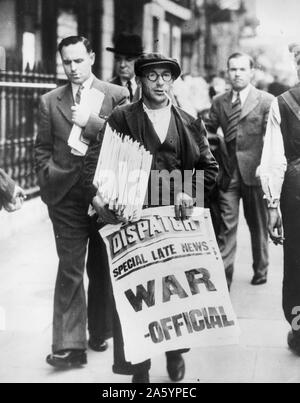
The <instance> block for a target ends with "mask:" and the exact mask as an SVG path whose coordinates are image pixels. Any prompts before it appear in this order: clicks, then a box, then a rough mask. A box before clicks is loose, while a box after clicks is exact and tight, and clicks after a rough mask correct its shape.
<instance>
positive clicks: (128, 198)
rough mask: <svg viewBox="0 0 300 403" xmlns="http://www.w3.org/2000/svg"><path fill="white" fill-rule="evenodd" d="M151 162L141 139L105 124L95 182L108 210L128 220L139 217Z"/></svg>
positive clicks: (150, 157) (150, 156)
mask: <svg viewBox="0 0 300 403" xmlns="http://www.w3.org/2000/svg"><path fill="white" fill-rule="evenodd" d="M151 165H152V155H151V154H150V153H149V151H147V150H146V149H145V148H144V147H143V146H142V145H141V144H140V143H138V142H137V141H134V140H132V139H131V138H129V137H128V136H124V135H122V134H120V133H117V132H116V131H114V130H112V129H111V127H110V126H109V125H107V126H106V130H105V134H104V138H103V143H102V147H101V152H100V155H99V159H98V164H97V169H96V173H95V177H94V185H95V187H96V188H97V189H98V194H99V195H100V196H101V198H102V199H103V200H104V202H105V204H107V205H108V208H109V209H110V210H112V211H114V212H115V213H116V214H117V215H118V216H120V217H122V218H124V219H125V220H128V221H132V220H138V219H139V218H140V216H141V213H142V208H143V203H144V200H145V196H146V192H147V187H148V181H149V175H150V171H151Z"/></svg>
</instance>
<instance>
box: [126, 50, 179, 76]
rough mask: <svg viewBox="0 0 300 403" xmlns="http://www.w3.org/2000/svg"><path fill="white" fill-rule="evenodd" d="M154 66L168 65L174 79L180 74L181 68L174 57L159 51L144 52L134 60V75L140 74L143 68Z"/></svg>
mask: <svg viewBox="0 0 300 403" xmlns="http://www.w3.org/2000/svg"><path fill="white" fill-rule="evenodd" d="M155 66H168V68H169V69H170V70H171V72H172V74H173V76H174V78H175V79H177V78H178V77H179V76H180V74H181V68H180V65H179V63H178V61H177V60H176V59H171V58H169V57H165V56H163V55H162V54H160V53H145V54H143V55H142V56H140V57H139V58H138V59H137V60H136V62H135V65H134V70H135V75H136V76H140V75H141V74H142V72H143V70H144V69H146V68H148V67H155Z"/></svg>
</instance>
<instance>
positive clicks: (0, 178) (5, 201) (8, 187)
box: [0, 169, 25, 213]
mask: <svg viewBox="0 0 300 403" xmlns="http://www.w3.org/2000/svg"><path fill="white" fill-rule="evenodd" d="M24 197H25V194H24V191H23V189H21V188H20V187H19V186H18V185H16V184H15V182H14V181H13V180H12V179H11V178H10V177H9V176H8V175H7V174H6V173H5V172H4V171H3V169H0V210H1V209H2V207H4V209H5V210H6V211H7V212H9V213H12V212H14V211H16V210H19V209H20V208H21V207H22V203H23V200H24Z"/></svg>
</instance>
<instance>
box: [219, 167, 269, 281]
mask: <svg viewBox="0 0 300 403" xmlns="http://www.w3.org/2000/svg"><path fill="white" fill-rule="evenodd" d="M240 199H242V200H243V206H244V215H245V218H246V221H247V224H248V227H249V230H250V235H251V244H252V257H253V266H252V267H253V271H254V274H255V275H257V276H267V270H268V229H267V209H266V206H265V202H264V200H263V192H262V189H261V187H260V186H247V185H245V184H244V182H243V180H242V178H241V174H240V172H239V169H238V168H236V169H235V171H234V174H233V177H232V179H231V182H230V184H229V187H228V189H227V191H222V190H220V194H219V202H220V210H221V217H222V221H221V227H220V233H219V236H218V244H219V248H220V252H221V255H222V258H223V261H224V266H225V270H226V278H227V283H228V286H229V287H230V285H231V283H232V278H233V272H234V261H235V254H236V248H237V229H238V222H239V205H240Z"/></svg>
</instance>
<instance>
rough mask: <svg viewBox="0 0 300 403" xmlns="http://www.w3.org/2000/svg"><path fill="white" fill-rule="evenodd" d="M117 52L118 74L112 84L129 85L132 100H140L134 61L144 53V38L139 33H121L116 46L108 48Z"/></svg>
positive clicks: (116, 65)
mask: <svg viewBox="0 0 300 403" xmlns="http://www.w3.org/2000/svg"><path fill="white" fill-rule="evenodd" d="M106 50H108V51H109V52H113V53H114V54H115V71H116V76H115V77H114V78H113V79H112V80H111V81H110V82H111V83H112V84H116V85H121V86H123V87H127V88H128V91H129V94H130V102H135V101H138V100H139V99H140V97H141V94H140V91H138V88H137V84H136V82H135V74H134V63H135V61H136V59H137V58H138V57H139V56H140V55H141V54H142V53H143V45H142V39H141V37H140V36H139V35H136V34H129V33H125V32H124V33H121V34H120V35H119V36H118V37H117V39H116V42H115V47H114V48H106Z"/></svg>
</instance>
